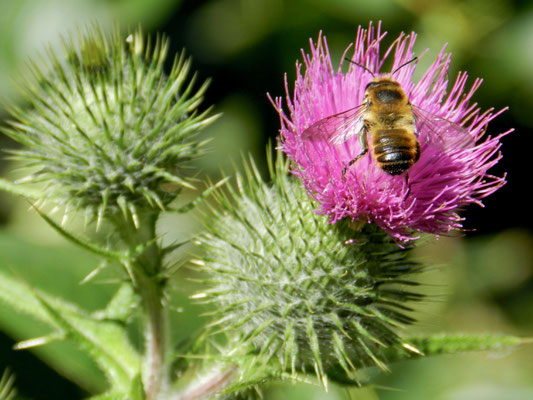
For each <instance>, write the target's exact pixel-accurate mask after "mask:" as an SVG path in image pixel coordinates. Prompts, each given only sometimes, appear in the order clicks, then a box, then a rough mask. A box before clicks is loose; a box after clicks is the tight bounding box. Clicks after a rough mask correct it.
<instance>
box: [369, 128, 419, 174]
mask: <svg viewBox="0 0 533 400" xmlns="http://www.w3.org/2000/svg"><path fill="white" fill-rule="evenodd" d="M372 153H373V156H374V159H375V160H376V161H377V163H378V164H379V166H380V167H381V169H383V171H385V172H387V173H388V174H390V175H399V174H401V173H402V172H404V171H407V170H408V169H409V167H411V166H412V165H413V164H414V163H415V162H416V161H417V160H418V158H419V157H420V143H419V142H418V140H416V137H415V135H414V133H413V132H411V131H410V130H408V129H402V128H396V129H376V130H374V132H373V135H372Z"/></svg>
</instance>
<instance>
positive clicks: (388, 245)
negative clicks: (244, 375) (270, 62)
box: [195, 159, 423, 384]
mask: <svg viewBox="0 0 533 400" xmlns="http://www.w3.org/2000/svg"><path fill="white" fill-rule="evenodd" d="M270 164H271V165H272V164H273V163H272V162H271V163H270ZM270 170H271V175H272V180H273V184H272V185H269V184H267V183H265V182H264V181H263V180H262V179H261V177H260V176H259V174H258V172H257V170H256V168H255V167H254V165H253V163H252V164H251V166H250V167H248V168H247V170H246V171H247V172H246V174H247V179H246V180H244V179H242V178H241V177H238V178H237V183H238V190H232V191H230V193H229V195H224V194H221V193H219V195H218V200H219V203H220V210H218V211H215V212H214V215H213V216H211V217H210V218H209V220H208V223H207V224H206V226H207V229H208V233H207V234H205V235H204V236H203V237H201V239H200V240H199V245H200V246H201V247H202V248H203V249H204V250H205V256H204V258H203V259H201V260H197V264H199V265H200V266H201V267H202V269H203V270H204V271H205V272H206V273H207V274H208V275H209V278H208V279H207V280H206V282H208V283H210V284H211V288H210V289H208V290H206V291H205V292H203V293H199V294H197V295H195V298H197V299H200V300H201V301H205V302H207V303H212V304H214V305H215V307H216V311H215V312H214V316H215V321H214V322H213V323H212V324H211V328H210V329H212V331H213V332H221V331H222V332H225V333H226V334H227V335H228V336H229V337H230V338H231V342H232V343H233V342H234V341H237V342H240V343H242V344H245V345H251V346H252V348H253V349H254V351H255V352H257V353H258V354H259V355H260V359H262V360H265V362H267V363H268V364H269V365H272V364H273V363H274V364H275V365H278V366H279V367H280V368H282V370H283V371H284V372H289V373H290V374H292V375H293V376H294V375H295V374H296V373H298V372H299V371H304V372H310V371H311V372H314V373H315V374H316V375H317V377H318V378H320V379H322V381H323V382H324V384H325V383H326V377H330V378H331V379H334V380H336V381H343V382H352V383H357V377H356V371H357V370H358V369H360V368H364V367H368V366H374V365H377V366H379V367H380V368H382V369H387V365H386V362H387V360H386V359H385V356H384V354H385V350H386V349H387V348H390V347H391V346H397V345H398V346H401V345H402V344H403V343H402V341H401V339H400V337H399V334H398V330H399V329H401V327H402V326H403V325H405V324H410V323H412V322H413V321H414V320H413V319H412V317H410V316H409V315H408V313H409V311H410V310H411V308H410V306H409V303H410V302H412V301H418V300H420V299H422V297H423V296H422V295H420V294H417V293H414V292H412V291H410V290H408V289H406V288H407V287H410V286H414V285H416V283H415V282H413V281H411V280H410V279H409V278H408V276H409V275H410V274H413V273H416V272H420V270H421V269H422V267H421V266H420V265H419V264H417V263H415V262H411V261H408V260H407V257H406V256H407V253H408V251H406V249H401V248H400V247H398V245H397V244H396V243H395V242H393V241H392V239H391V238H390V237H389V235H387V233H385V232H384V231H381V230H380V229H379V228H377V227H376V226H375V225H370V224H366V225H365V226H364V227H362V228H361V229H360V230H359V231H355V230H354V229H353V227H352V226H350V224H349V223H339V224H335V225H332V224H329V223H328V222H327V218H326V217H325V216H321V215H317V214H316V213H315V211H314V210H315V208H316V204H315V203H314V202H313V201H312V200H310V199H309V196H308V194H307V192H306V191H305V189H303V188H302V187H301V185H300V184H299V183H298V182H297V181H296V180H294V179H292V177H290V176H288V175H287V164H286V162H285V161H283V160H281V159H278V161H277V162H276V164H275V166H274V167H271V168H270ZM405 346H406V347H409V346H408V345H405ZM411 348H412V347H411ZM413 351H416V350H413Z"/></svg>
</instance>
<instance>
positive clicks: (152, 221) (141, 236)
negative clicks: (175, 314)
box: [120, 213, 168, 400]
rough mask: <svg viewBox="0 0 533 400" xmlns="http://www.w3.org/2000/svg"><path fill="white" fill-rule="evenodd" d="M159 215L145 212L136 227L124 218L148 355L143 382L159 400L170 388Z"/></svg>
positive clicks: (152, 398)
mask: <svg viewBox="0 0 533 400" xmlns="http://www.w3.org/2000/svg"><path fill="white" fill-rule="evenodd" d="M157 218H158V214H155V213H153V214H148V215H146V214H145V215H142V216H141V217H140V218H139V219H138V221H137V225H136V226H135V225H134V224H133V223H132V222H129V221H124V220H122V221H121V222H120V233H121V236H122V239H123V240H124V242H125V243H126V244H127V246H128V247H129V248H130V250H131V251H132V252H133V254H135V257H134V258H133V260H132V264H131V265H130V266H129V272H130V274H131V275H132V276H131V278H132V279H133V283H134V287H135V290H136V291H137V293H138V294H139V296H140V297H141V304H142V308H143V314H144V315H143V333H144V338H145V355H144V366H143V384H144V388H145V394H146V400H156V399H158V398H160V397H161V395H162V394H163V393H164V392H165V391H166V390H167V387H168V365H167V361H166V355H167V314H166V311H165V309H164V306H163V296H164V292H165V285H166V279H165V278H164V276H163V274H162V251H161V248H160V247H159V245H158V243H157V241H156V232H155V225H156V222H157Z"/></svg>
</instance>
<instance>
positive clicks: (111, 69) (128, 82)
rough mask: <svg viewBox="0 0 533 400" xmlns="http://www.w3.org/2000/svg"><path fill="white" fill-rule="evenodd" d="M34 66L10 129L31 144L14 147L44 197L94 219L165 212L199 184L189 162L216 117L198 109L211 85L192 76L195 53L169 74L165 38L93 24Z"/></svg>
mask: <svg viewBox="0 0 533 400" xmlns="http://www.w3.org/2000/svg"><path fill="white" fill-rule="evenodd" d="M63 50H64V53H65V54H66V60H65V59H63V57H60V56H58V55H57V54H56V53H55V52H54V51H53V50H50V51H48V52H47V56H45V57H43V58H42V60H40V62H38V63H36V62H32V63H30V67H31V68H30V69H31V72H32V75H33V77H32V79H30V80H28V82H26V83H25V84H24V85H23V91H24V93H25V94H26V99H27V103H29V104H28V107H26V108H24V109H21V108H18V107H12V109H11V113H12V115H13V117H14V120H13V121H11V122H10V127H9V128H6V129H5V132H6V133H7V134H8V135H9V136H11V137H12V138H13V139H14V140H16V141H18V142H20V143H22V144H24V145H25V146H26V148H25V149H22V150H14V151H11V154H12V155H13V158H15V159H18V160H21V161H22V162H23V163H24V164H25V165H26V166H28V167H33V168H36V171H35V172H33V173H32V174H31V175H29V176H27V177H26V178H25V179H23V180H21V183H22V182H24V183H42V184H43V186H44V193H43V198H44V199H45V200H49V201H52V202H53V203H55V204H58V205H63V206H65V210H66V211H65V214H68V210H70V209H76V210H80V209H81V210H85V212H86V214H87V215H89V216H91V217H92V216H95V215H97V216H98V220H100V219H101V218H102V217H104V216H110V215H115V214H117V213H123V214H124V215H131V216H132V217H133V220H134V222H135V221H136V217H137V215H138V214H139V212H140V211H141V210H150V209H154V208H155V209H165V207H166V206H167V205H168V203H169V202H170V201H171V200H173V199H174V198H175V196H176V195H177V194H178V193H179V192H180V189H181V188H183V187H186V186H191V184H190V183H189V181H188V180H187V178H186V177H185V176H184V175H183V169H184V168H183V167H184V163H185V162H186V161H188V160H190V159H191V158H194V157H196V156H197V155H198V154H200V152H201V149H202V146H203V143H202V142H200V141H199V140H198V139H197V138H196V135H195V134H196V132H197V131H198V130H199V129H201V128H202V127H204V126H205V125H207V124H209V123H210V122H211V121H212V120H213V118H214V117H209V116H208V111H209V110H208V111H206V112H204V113H200V114H198V113H197V112H196V111H195V110H196V108H197V107H198V105H199V104H200V103H201V101H202V96H203V93H204V92H205V90H206V87H207V84H204V85H203V86H201V87H200V88H199V90H198V91H197V92H196V93H195V92H194V91H193V85H194V80H195V79H194V78H193V79H192V80H191V81H190V83H187V74H188V72H189V70H190V60H187V59H186V58H185V57H184V55H183V54H182V55H181V56H179V57H176V58H175V60H174V64H173V65H172V68H171V70H170V72H169V73H168V75H167V74H166V73H165V70H164V69H165V68H164V64H165V60H166V58H167V52H168V42H167V40H166V39H163V38H161V37H157V38H156V39H155V41H151V40H146V39H145V38H144V37H143V35H142V33H141V32H140V31H138V32H135V33H133V34H131V35H129V36H128V37H127V38H125V37H123V36H122V35H121V34H119V33H118V32H117V31H115V32H114V33H113V34H112V35H106V34H104V33H103V32H102V31H101V29H99V28H98V27H94V28H93V29H88V30H87V32H86V33H83V34H82V33H80V34H79V35H78V37H77V40H70V39H69V40H64V46H63Z"/></svg>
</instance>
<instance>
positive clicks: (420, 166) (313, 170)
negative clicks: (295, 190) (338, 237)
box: [273, 24, 510, 241]
mask: <svg viewBox="0 0 533 400" xmlns="http://www.w3.org/2000/svg"><path fill="white" fill-rule="evenodd" d="M385 35H386V33H382V32H381V28H380V25H378V27H377V29H376V28H374V27H373V26H372V24H370V26H369V29H368V30H365V29H362V28H361V27H359V29H358V33H357V37H356V40H355V45H354V47H353V50H350V47H349V48H348V49H347V50H346V51H345V55H347V54H348V53H349V52H352V53H353V54H352V56H351V60H352V61H353V63H352V64H350V65H349V67H348V72H346V73H343V72H342V68H343V62H342V61H341V63H340V64H339V66H338V68H337V69H334V67H333V65H332V61H331V58H330V55H329V51H328V46H327V42H326V39H325V38H323V37H322V36H319V39H318V42H317V44H316V45H315V44H313V42H312V41H311V53H310V54H309V55H307V54H305V53H304V54H303V58H304V64H303V66H302V64H299V63H298V64H297V68H296V69H297V78H296V82H295V88H294V94H292V95H291V93H290V89H289V87H288V84H287V82H285V87H286V103H287V107H288V113H286V112H285V111H284V110H283V100H282V98H277V99H276V100H275V101H273V104H274V106H275V108H276V110H277V111H278V112H279V114H280V119H281V129H280V143H281V145H280V148H281V149H282V150H283V151H284V152H285V153H286V154H287V155H288V157H289V158H290V159H291V161H292V162H293V163H294V169H293V173H294V174H295V175H296V176H298V177H299V178H300V179H301V180H302V181H303V183H304V185H305V187H306V188H307V190H308V191H309V193H310V195H311V196H312V197H314V198H315V199H316V200H317V201H318V203H319V207H318V212H320V213H322V214H326V215H328V216H329V218H330V221H331V222H332V223H335V222H337V221H339V220H341V219H344V218H350V219H351V220H352V221H364V222H368V223H372V222H373V223H375V224H376V225H378V226H379V227H380V228H382V229H384V230H386V231H387V232H388V233H389V234H390V235H392V236H393V237H394V238H396V239H397V240H399V241H408V240H411V239H413V238H414V237H416V235H417V233H416V231H418V232H428V233H432V234H437V235H438V234H443V233H446V232H449V231H451V230H455V229H460V228H461V227H462V219H461V217H460V216H459V214H458V211H459V210H460V209H463V208H464V207H465V206H467V205H468V204H472V203H475V204H479V205H481V199H483V198H484V197H486V196H488V195H490V194H491V193H493V192H494V191H496V190H497V189H498V188H499V187H501V186H502V185H503V184H504V182H505V181H504V178H503V177H495V176H492V175H489V174H488V173H487V171H488V170H489V169H490V168H491V167H492V166H493V165H495V164H496V163H497V162H498V160H499V159H500V157H501V155H500V153H499V152H498V149H499V148H500V138H501V137H502V136H503V135H504V134H506V133H508V132H506V133H504V134H501V135H499V136H497V137H488V138H485V137H484V135H485V131H486V129H487V124H488V123H489V122H490V121H491V120H493V119H494V118H495V117H496V116H497V115H499V114H500V113H501V112H502V111H503V110H501V111H499V112H493V110H492V109H490V110H487V111H485V112H481V111H480V109H479V107H477V105H476V104H470V101H471V99H472V97H473V95H474V92H475V91H476V89H477V88H478V87H479V85H480V84H481V80H480V79H476V80H475V81H474V83H473V84H472V86H471V87H470V88H469V89H467V87H466V81H467V74H466V73H459V75H458V77H457V78H456V80H455V82H454V83H453V85H451V89H449V90H448V86H449V85H448V81H447V78H446V77H447V72H448V69H449V66H450V54H447V53H445V51H444V50H445V49H444V48H443V49H442V51H441V52H440V53H439V55H438V56H437V58H436V60H435V61H434V62H433V63H432V64H431V65H430V67H429V68H428V69H427V71H425V73H424V74H423V76H422V78H421V79H420V80H419V81H418V83H414V82H413V74H414V71H415V68H416V62H413V63H410V64H408V65H405V66H404V67H402V68H400V69H399V70H398V71H397V72H396V73H395V74H394V77H393V78H394V79H395V80H397V81H398V83H400V85H401V86H402V88H403V89H404V91H405V92H406V94H407V96H408V98H409V100H410V103H411V104H413V105H415V106H417V107H418V108H420V109H422V110H425V111H428V112H430V113H432V114H434V115H436V116H437V117H440V118H443V119H446V120H449V121H451V122H453V123H455V124H458V125H460V126H462V127H463V128H464V129H465V130H466V132H467V133H468V135H470V136H471V139H472V143H473V145H472V146H470V147H469V148H467V147H463V148H460V147H457V148H455V149H453V148H452V149H450V150H449V151H448V152H447V154H446V156H443V154H439V152H437V151H435V149H433V148H430V146H428V144H427V142H425V141H423V140H421V151H420V159H419V160H418V161H417V162H416V163H415V164H414V165H413V166H412V167H411V168H409V171H408V178H407V177H406V174H403V175H400V176H391V175H389V174H387V173H386V172H384V171H383V170H382V169H381V168H380V167H379V166H378V165H377V163H376V161H375V160H374V159H373V158H372V157H371V155H370V154H367V155H366V156H365V157H363V158H361V159H360V160H358V161H357V162H356V163H355V164H353V165H352V166H351V167H349V168H348V169H347V172H346V173H345V174H343V169H344V168H346V167H347V165H348V163H349V161H350V160H352V159H354V157H356V156H357V155H358V154H359V153H360V152H361V145H360V143H359V140H358V135H357V134H352V135H351V136H350V138H349V139H348V140H347V141H346V142H345V143H344V144H343V145H334V144H332V143H331V142H329V141H327V140H323V141H321V142H319V141H317V142H316V143H313V144H312V145H310V144H309V143H306V139H305V137H304V136H303V135H302V134H303V133H304V131H305V130H306V129H307V128H308V127H310V126H311V125H312V124H314V123H315V122H317V121H319V120H321V119H323V118H326V117H329V116H331V115H334V114H337V113H341V112H344V111H346V110H349V109H353V108H354V107H356V106H359V105H360V104H362V102H363V96H364V92H365V87H366V85H367V84H368V83H369V82H370V80H371V79H372V74H371V73H369V71H372V72H373V73H374V74H376V75H377V76H379V75H380V74H382V69H383V65H384V63H385V62H386V61H389V59H390V58H392V68H391V71H394V70H395V69H396V68H397V67H398V66H400V65H402V64H404V63H407V62H408V61H409V60H412V58H413V46H414V44H415V39H416V35H415V33H412V34H411V35H407V36H406V35H403V34H402V35H400V37H399V38H397V39H396V40H395V41H394V43H393V44H392V45H391V46H390V47H389V48H388V49H387V50H386V51H385V53H384V55H383V56H382V55H380V45H381V42H382V40H383V38H384V37H385ZM343 59H344V57H343ZM355 63H357V64H359V65H355ZM361 66H364V67H361ZM302 67H303V68H304V71H302ZM365 68H366V69H368V70H366V69H365ZM509 132H510V131H509ZM451 147H453V146H451ZM310 148H311V150H310Z"/></svg>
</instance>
